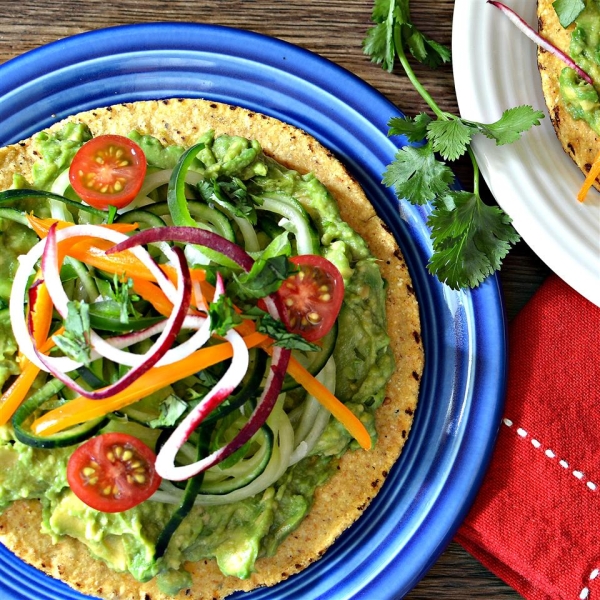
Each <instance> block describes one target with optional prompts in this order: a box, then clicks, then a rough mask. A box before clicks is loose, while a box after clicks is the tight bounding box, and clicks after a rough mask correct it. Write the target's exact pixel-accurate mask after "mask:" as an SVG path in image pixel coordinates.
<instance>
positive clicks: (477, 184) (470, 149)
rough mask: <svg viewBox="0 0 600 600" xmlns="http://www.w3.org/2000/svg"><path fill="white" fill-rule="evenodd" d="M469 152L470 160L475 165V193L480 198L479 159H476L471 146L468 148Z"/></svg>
mask: <svg viewBox="0 0 600 600" xmlns="http://www.w3.org/2000/svg"><path fill="white" fill-rule="evenodd" d="M467 152H468V153H469V158H470V159H471V164H472V165H473V193H474V194H475V195H476V196H477V197H478V198H480V197H481V196H480V195H479V165H478V164H477V159H476V158H475V154H474V152H473V149H472V148H471V146H469V147H468V148H467Z"/></svg>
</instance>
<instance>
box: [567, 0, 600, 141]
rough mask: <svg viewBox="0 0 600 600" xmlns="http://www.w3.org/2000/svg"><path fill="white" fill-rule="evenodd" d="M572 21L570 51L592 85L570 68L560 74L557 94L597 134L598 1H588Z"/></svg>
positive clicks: (599, 74)
mask: <svg viewBox="0 0 600 600" xmlns="http://www.w3.org/2000/svg"><path fill="white" fill-rule="evenodd" d="M585 4H586V6H585V9H584V10H583V11H582V12H581V13H580V14H579V16H578V17H577V19H576V21H575V28H574V30H573V32H572V34H571V45H570V49H569V54H570V56H571V58H572V59H573V60H574V61H575V62H576V63H577V64H578V65H579V66H580V67H581V68H582V69H583V70H584V71H585V72H586V73H587V74H588V75H589V76H590V77H591V78H592V79H593V81H594V85H593V86H592V85H590V84H589V83H586V82H585V81H583V80H581V79H580V78H579V77H578V75H577V74H576V72H575V71H574V70H573V69H570V68H568V67H565V68H564V69H563V70H562V71H561V74H560V79H559V82H560V93H561V97H562V99H563V102H564V103H565V106H566V107H567V110H568V111H569V113H570V115H571V116H572V117H573V118H574V119H576V120H584V121H586V122H587V123H588V124H589V126H590V127H591V128H592V129H593V130H594V131H595V132H596V134H598V135H600V99H599V96H598V94H599V93H600V3H599V2H598V0H587V1H586V3H585Z"/></svg>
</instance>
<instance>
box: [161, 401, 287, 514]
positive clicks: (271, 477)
mask: <svg viewBox="0 0 600 600" xmlns="http://www.w3.org/2000/svg"><path fill="white" fill-rule="evenodd" d="M284 400H285V395H284V394H282V395H281V396H280V397H279V399H278V401H277V404H276V405H275V408H274V409H273V411H272V413H271V415H270V416H269V418H268V419H267V424H268V425H269V427H270V428H271V430H272V432H273V437H274V445H273V452H272V454H271V459H270V460H269V463H268V464H267V466H266V468H265V470H264V471H263V472H262V473H261V475H259V476H258V477H257V478H256V479H254V480H253V481H252V482H250V483H249V484H248V485H246V486H244V487H241V488H239V489H237V490H235V491H233V492H230V493H228V494H223V495H212V494H199V495H198V496H197V498H196V500H195V504H196V505H198V506H217V505H221V504H230V503H232V502H238V501H240V500H244V499H246V498H250V497H251V496H255V495H256V494H259V493H261V492H263V491H264V490H266V489H267V488H268V487H270V486H271V485H273V483H275V482H276V481H277V480H278V479H279V478H280V477H281V476H282V475H283V474H284V473H285V471H286V470H287V468H288V466H289V463H290V457H291V455H292V451H293V449H294V430H293V428H292V425H291V423H290V420H289V418H288V416H287V414H286V413H285V411H284V410H283V402H284ZM215 468H218V467H213V469H215ZM209 472H210V470H209V471H207V472H206V475H205V476H208V473H209ZM181 497H182V490H181V489H179V488H178V487H176V486H175V485H173V484H172V483H171V482H169V481H163V482H162V483H161V486H160V489H159V490H158V491H157V492H156V493H155V494H154V496H152V500H155V501H157V502H164V503H168V504H179V503H180V502H181Z"/></svg>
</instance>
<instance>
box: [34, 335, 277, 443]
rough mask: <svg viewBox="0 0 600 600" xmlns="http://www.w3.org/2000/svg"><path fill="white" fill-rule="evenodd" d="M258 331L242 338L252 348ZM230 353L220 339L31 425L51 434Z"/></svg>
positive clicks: (80, 399) (38, 432) (134, 399)
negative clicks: (123, 386) (103, 396)
mask: <svg viewBox="0 0 600 600" xmlns="http://www.w3.org/2000/svg"><path fill="white" fill-rule="evenodd" d="M267 339H268V338H267V336H266V335H264V334H262V333H256V332H255V333H251V334H250V335H248V336H246V337H245V338H244V342H245V344H246V346H247V347H248V348H254V347H255V346H258V345H259V344H261V343H264V342H265V341H266V340H267ZM232 355H233V350H232V347H231V344H229V343H228V342H224V343H223V344H218V345H216V346H210V347H207V348H201V349H200V350H196V352H194V353H192V354H190V355H189V356H188V357H186V358H184V359H182V360H180V361H177V362H175V363H173V364H170V365H164V366H162V367H154V368H152V369H151V370H150V371H148V372H147V373H145V374H144V375H142V376H141V377H140V378H139V379H138V380H137V381H135V382H134V383H132V384H131V385H130V386H129V387H128V388H127V389H125V390H123V391H122V392H119V393H118V394H115V395H114V396H112V397H111V398H107V399H106V400H89V399H88V398H84V397H83V396H79V397H78V398H75V399H74V400H71V401H70V402H68V403H67V404H64V405H63V406H60V407H58V408H55V409H54V410H51V411H49V412H47V413H46V414H45V415H43V416H42V417H40V418H39V419H37V420H36V421H34V422H33V424H32V425H31V430H32V431H33V432H34V433H35V434H36V435H41V436H45V435H52V434H53V433H57V432H58V431H62V430H63V429H66V428H67V427H71V426H73V425H78V424H80V423H84V422H86V421H89V420H91V419H95V418H97V417H102V416H104V415H107V414H108V413H111V412H114V411H115V410H120V409H121V408H123V407H125V406H128V405H129V404H133V403H134V402H137V401H138V400H141V399H142V398H145V397H146V396H148V395H149V394H152V393H153V392H155V391H157V390H160V389H162V388H164V387H165V386H167V385H170V384H172V383H174V382H176V381H179V380H180V379H184V378H185V377H189V376H190V375H193V374H194V373H197V372H198V371H201V370H202V369H207V368H208V367H211V366H212V365H215V364H217V363H220V362H222V361H224V360H227V359H228V358H231V357H232Z"/></svg>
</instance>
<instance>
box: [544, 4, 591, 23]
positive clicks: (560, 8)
mask: <svg viewBox="0 0 600 600" xmlns="http://www.w3.org/2000/svg"><path fill="white" fill-rule="evenodd" d="M552 6H553V7H554V10H555V12H556V16H557V17H558V20H559V22H560V24H561V25H562V26H563V27H568V26H569V25H571V23H573V22H574V21H575V19H576V18H577V17H578V16H579V15H580V14H581V11H582V10H583V9H584V8H585V2H584V1H583V0H555V2H553V3H552Z"/></svg>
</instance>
